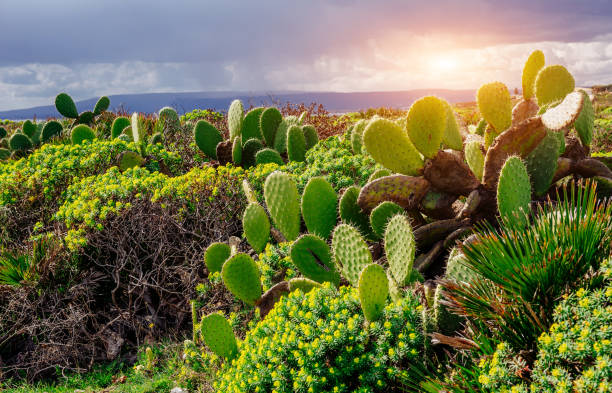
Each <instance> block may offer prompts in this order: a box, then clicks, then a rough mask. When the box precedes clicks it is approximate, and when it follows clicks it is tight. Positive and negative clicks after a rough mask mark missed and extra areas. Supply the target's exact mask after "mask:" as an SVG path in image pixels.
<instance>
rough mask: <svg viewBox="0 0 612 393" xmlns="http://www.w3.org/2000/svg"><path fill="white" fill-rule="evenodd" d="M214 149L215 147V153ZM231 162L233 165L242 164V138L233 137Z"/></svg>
mask: <svg viewBox="0 0 612 393" xmlns="http://www.w3.org/2000/svg"><path fill="white" fill-rule="evenodd" d="M216 150H217V149H216V148H215V154H217V151H216ZM232 162H233V163H234V165H240V164H242V140H241V139H240V138H236V139H234V143H232Z"/></svg>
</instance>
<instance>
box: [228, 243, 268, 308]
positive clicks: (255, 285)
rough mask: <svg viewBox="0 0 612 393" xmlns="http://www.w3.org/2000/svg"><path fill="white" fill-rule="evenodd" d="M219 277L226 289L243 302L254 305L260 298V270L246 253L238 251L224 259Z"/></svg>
mask: <svg viewBox="0 0 612 393" xmlns="http://www.w3.org/2000/svg"><path fill="white" fill-rule="evenodd" d="M221 277H222V278H223V283H224V284H225V286H226V287H227V289H228V290H229V291H230V292H231V293H232V294H233V295H234V296H236V297H237V298H238V299H240V300H242V301H243V302H245V303H247V304H249V305H252V306H254V305H255V304H256V302H257V300H259V298H261V295H262V290H261V279H260V272H259V269H258V268H257V264H256V263H255V261H254V260H253V258H251V257H250V256H248V255H247V254H243V253H238V254H236V255H234V256H233V257H231V258H230V259H228V260H227V261H225V263H224V264H223V268H222V269H221Z"/></svg>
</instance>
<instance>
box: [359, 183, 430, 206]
mask: <svg viewBox="0 0 612 393" xmlns="http://www.w3.org/2000/svg"><path fill="white" fill-rule="evenodd" d="M428 190H429V182H428V181H427V180H425V179H424V178H422V177H413V176H406V175H392V176H385V177H381V178H378V179H376V180H374V181H372V182H371V183H368V184H366V185H365V186H364V187H363V188H362V189H361V192H360V193H359V199H358V200H357V203H358V204H359V206H360V207H361V209H362V210H363V211H365V212H370V211H372V209H374V208H375V207H376V206H378V204H379V203H381V202H384V201H391V202H395V203H397V204H398V205H400V206H401V207H403V208H404V209H407V210H411V209H415V208H416V207H417V206H418V205H419V203H420V202H421V199H423V197H424V196H425V194H427V191H428Z"/></svg>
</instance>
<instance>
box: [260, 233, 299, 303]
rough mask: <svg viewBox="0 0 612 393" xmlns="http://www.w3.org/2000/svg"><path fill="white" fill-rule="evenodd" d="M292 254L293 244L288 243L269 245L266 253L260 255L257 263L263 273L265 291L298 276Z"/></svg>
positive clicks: (262, 280) (262, 281) (262, 279)
mask: <svg viewBox="0 0 612 393" xmlns="http://www.w3.org/2000/svg"><path fill="white" fill-rule="evenodd" d="M290 253H291V243H290V242H287V243H281V244H278V245H273V244H271V243H268V244H267V245H266V249H265V250H264V252H262V253H261V254H259V258H258V259H257V261H256V263H257V266H258V267H259V271H260V272H261V283H262V286H263V290H264V291H267V290H268V289H270V288H271V287H272V286H274V284H277V283H278V282H280V281H283V280H290V279H292V278H294V277H296V276H297V275H298V272H297V270H296V267H295V265H294V264H293V262H292V261H291V257H290V256H289V254H290Z"/></svg>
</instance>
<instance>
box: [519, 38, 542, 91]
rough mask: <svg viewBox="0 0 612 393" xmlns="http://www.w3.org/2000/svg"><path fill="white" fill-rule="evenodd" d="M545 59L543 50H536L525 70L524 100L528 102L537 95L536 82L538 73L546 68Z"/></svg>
mask: <svg viewBox="0 0 612 393" xmlns="http://www.w3.org/2000/svg"><path fill="white" fill-rule="evenodd" d="M544 63H545V59H544V53H543V52H542V51H541V50H535V51H533V52H531V54H530V55H529V57H528V58H527V61H526V62H525V67H524V68H523V77H522V84H523V98H525V99H526V100H528V99H530V98H532V97H533V96H534V94H535V80H536V77H537V76H538V72H540V70H541V69H542V67H544Z"/></svg>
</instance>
